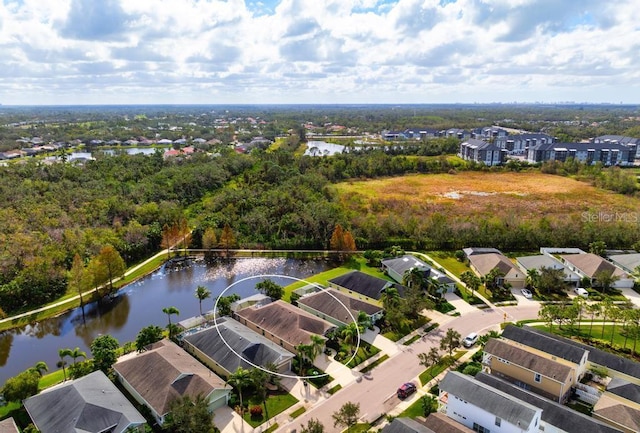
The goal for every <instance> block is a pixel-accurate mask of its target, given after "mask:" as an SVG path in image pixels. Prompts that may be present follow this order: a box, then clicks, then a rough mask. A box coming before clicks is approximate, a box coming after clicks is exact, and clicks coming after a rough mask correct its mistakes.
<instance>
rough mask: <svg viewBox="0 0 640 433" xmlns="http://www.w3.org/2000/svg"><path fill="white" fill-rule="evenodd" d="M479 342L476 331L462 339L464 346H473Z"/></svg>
mask: <svg viewBox="0 0 640 433" xmlns="http://www.w3.org/2000/svg"><path fill="white" fill-rule="evenodd" d="M477 342H478V334H476V333H475V332H472V333H471V334H469V335H467V336H466V337H464V340H462V345H463V346H464V347H471V346H473V345H474V344H476V343H477Z"/></svg>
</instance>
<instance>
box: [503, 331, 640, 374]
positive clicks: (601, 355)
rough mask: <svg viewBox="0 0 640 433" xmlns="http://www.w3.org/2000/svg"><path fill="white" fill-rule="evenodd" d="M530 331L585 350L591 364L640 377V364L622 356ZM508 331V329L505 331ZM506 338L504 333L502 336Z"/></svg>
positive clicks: (541, 332)
mask: <svg viewBox="0 0 640 433" xmlns="http://www.w3.org/2000/svg"><path fill="white" fill-rule="evenodd" d="M526 329H527V330H528V331H530V332H532V333H535V334H538V335H542V336H546V337H549V338H551V339H554V340H556V341H559V342H563V343H565V344H568V345H571V346H573V347H577V348H579V349H583V350H586V351H588V352H589V358H588V359H589V362H591V363H593V364H598V365H601V366H603V367H607V368H609V369H611V370H615V371H617V372H620V373H624V374H627V375H629V376H632V377H640V363H639V362H635V361H633V360H631V359H628V358H624V357H622V356H618V355H615V354H613V353H609V352H605V351H604V350H600V349H597V348H595V347H591V346H587V345H586V344H582V343H579V342H577V341H573V340H570V339H568V338H564V337H560V336H559V335H554V334H549V333H547V332H544V331H540V330H539V329H535V328H526ZM505 331H506V329H505ZM502 335H503V336H504V333H503V334H502ZM525 344H526V343H525Z"/></svg>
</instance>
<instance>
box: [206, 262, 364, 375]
mask: <svg viewBox="0 0 640 433" xmlns="http://www.w3.org/2000/svg"><path fill="white" fill-rule="evenodd" d="M256 278H289V279H291V280H294V281H299V282H302V283H307V284H309V285H312V286H314V287H315V288H318V289H320V290H321V291H323V292H326V293H327V294H328V295H329V296H331V297H332V298H333V299H335V300H336V301H338V302H339V303H340V305H342V306H343V307H344V309H345V310H347V314H349V317H351V320H353V323H355V324H356V332H357V333H358V339H357V343H356V350H355V351H354V352H353V355H351V358H349V360H348V361H347V362H346V364H344V365H345V367H346V365H347V364H349V363H350V362H351V361H353V360H354V359H355V357H356V355H357V354H358V350H359V349H360V338H361V336H360V328H358V322H357V320H356V318H355V317H353V314H351V311H350V310H349V308H347V306H346V305H344V304H343V303H342V301H341V300H340V299H338V298H336V297H335V296H334V295H333V294H331V293H330V292H329V291H328V289H325V288H324V287H322V286H321V285H320V284H317V283H312V282H309V281H306V280H303V279H301V278H297V277H291V276H289V275H274V274H260V275H253V276H250V277H245V278H242V279H241V280H238V281H235V282H233V283H231V284H230V285H229V286H227V288H226V289H224V290H223V291H222V292H221V293H220V294H219V295H218V297H217V298H216V302H215V304H214V305H213V322H214V326H215V328H216V331H217V332H218V335H219V336H220V339H221V340H222V342H223V343H224V345H225V346H227V348H228V349H229V350H230V351H231V352H233V353H234V354H235V355H236V356H237V357H238V358H240V359H241V360H243V361H244V362H246V363H247V364H249V365H251V366H253V367H255V368H258V369H260V370H262V371H264V372H266V373H268V374H274V375H276V376H280V377H284V378H291V379H303V380H304V379H313V378H314V377H323V376H329V373H323V374H318V375H315V376H298V375H293V374H284V373H279V372H276V371H271V370H267V369H266V368H264V367H262V366H260V365H256V364H254V363H253V362H251V361H249V360H247V359H245V358H244V357H243V356H242V355H240V354H239V353H238V352H236V351H235V350H233V348H232V347H231V346H230V345H229V343H227V340H225V338H224V337H223V336H222V333H221V332H220V329H219V328H218V323H216V322H217V319H218V314H217V311H218V301H219V300H220V298H221V297H222V295H224V294H225V292H226V291H227V290H229V289H230V288H232V287H233V286H235V285H236V284H240V283H242V282H244V281H248V280H253V279H256ZM283 302H284V301H283ZM320 320H322V319H320ZM258 335H260V334H258ZM285 350H286V349H285ZM294 356H295V355H294ZM347 368H348V367H347ZM231 374H233V373H231Z"/></svg>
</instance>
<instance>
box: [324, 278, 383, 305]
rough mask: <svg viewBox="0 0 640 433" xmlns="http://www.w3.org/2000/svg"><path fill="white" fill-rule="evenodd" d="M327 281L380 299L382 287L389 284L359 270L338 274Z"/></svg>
mask: <svg viewBox="0 0 640 433" xmlns="http://www.w3.org/2000/svg"><path fill="white" fill-rule="evenodd" d="M329 282H330V283H333V284H335V285H338V286H340V287H344V288H345V289H347V290H351V291H352V292H356V293H360V294H361V295H364V296H367V297H369V298H372V299H380V295H381V294H382V291H383V289H385V288H386V287H387V286H389V285H391V282H390V281H387V280H383V279H382V278H378V277H374V276H373V275H369V274H365V273H364V272H360V271H352V272H349V273H347V274H344V275H340V276H339V277H336V278H332V279H331V280H329Z"/></svg>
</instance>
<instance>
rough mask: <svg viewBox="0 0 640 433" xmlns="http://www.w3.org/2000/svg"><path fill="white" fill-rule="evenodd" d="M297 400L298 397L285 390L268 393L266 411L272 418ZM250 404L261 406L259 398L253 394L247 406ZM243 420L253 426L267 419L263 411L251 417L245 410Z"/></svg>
mask: <svg viewBox="0 0 640 433" xmlns="http://www.w3.org/2000/svg"><path fill="white" fill-rule="evenodd" d="M297 402H298V399H297V398H295V397H294V396H292V395H291V394H289V393H287V392H281V393H278V394H270V395H269V398H268V399H267V412H268V413H269V418H273V417H274V416H276V415H278V414H279V413H281V412H283V411H285V410H287V409H288V408H290V407H291V406H293V405H294V404H296V403H297ZM251 406H262V402H261V401H260V399H258V398H256V397H255V396H252V397H250V398H249V407H251ZM262 407H263V406H262ZM263 409H264V407H263ZM244 420H245V421H246V422H247V423H248V424H249V425H250V426H251V427H253V428H255V427H257V426H259V425H260V424H262V423H264V422H265V421H267V418H266V416H265V414H264V413H263V414H262V416H260V417H252V416H251V414H250V413H249V411H248V410H247V412H246V413H245V414H244Z"/></svg>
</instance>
